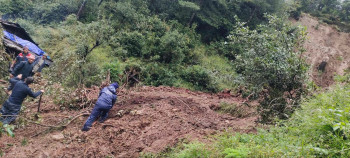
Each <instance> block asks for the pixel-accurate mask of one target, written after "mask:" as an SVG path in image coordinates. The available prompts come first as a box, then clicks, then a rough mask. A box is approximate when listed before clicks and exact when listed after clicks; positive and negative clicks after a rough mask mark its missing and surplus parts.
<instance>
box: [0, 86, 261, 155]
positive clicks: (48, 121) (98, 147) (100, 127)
mask: <svg viewBox="0 0 350 158" xmlns="http://www.w3.org/2000/svg"><path fill="white" fill-rule="evenodd" d="M43 102H44V103H43V109H44V110H43V112H42V113H41V114H40V116H41V121H40V124H41V125H38V124H35V123H27V125H25V126H23V127H18V128H17V129H16V130H15V133H16V137H15V138H10V137H7V136H3V137H2V138H0V147H1V148H2V149H3V151H4V153H5V156H6V157H48V156H49V157H106V156H112V157H138V156H139V154H140V153H141V152H160V151H162V150H165V149H166V148H167V147H169V146H173V145H175V144H176V143H178V142H181V141H182V140H184V139H187V140H195V139H197V140H198V139H199V140H203V138H205V137H206V136H208V135H211V134H215V133H217V132H220V131H226V130H228V131H233V132H245V133H247V132H255V126H256V124H255V120H256V119H257V117H256V113H255V109H256V107H255V106H256V103H250V105H249V104H248V105H247V104H240V103H242V102H244V99H241V98H236V97H233V96H231V95H229V94H209V93H202V92H193V91H189V90H186V89H182V88H170V87H138V88H134V89H130V90H123V91H121V92H120V93H119V98H118V103H117V106H115V107H113V108H112V110H111V111H110V113H109V119H108V120H106V121H105V122H104V123H99V122H95V123H94V125H93V128H92V129H91V130H90V131H88V132H81V131H80V129H81V128H82V125H83V124H84V122H85V120H86V119H87V116H85V117H77V119H75V120H74V121H72V122H71V123H70V124H69V125H68V126H67V127H66V128H63V129H52V130H47V129H50V127H45V126H43V125H56V124H59V123H60V122H61V121H62V120H65V119H67V118H68V117H72V116H79V114H81V113H86V112H88V110H89V109H82V110H80V111H66V110H65V111H60V110H58V109H57V106H58V105H54V104H53V103H52V102H50V100H49V98H45V96H44V101H43ZM222 102H226V103H228V104H237V105H238V104H239V105H240V106H247V107H245V108H246V109H250V110H245V114H244V117H241V118H236V117H233V116H231V115H228V114H223V113H218V112H216V111H214V109H217V107H219V106H220V104H221V103H222ZM35 110H36V103H33V104H32V105H30V106H28V109H27V110H25V114H23V115H24V116H26V117H32V115H33V113H34V111H35ZM17 122H18V121H17Z"/></svg>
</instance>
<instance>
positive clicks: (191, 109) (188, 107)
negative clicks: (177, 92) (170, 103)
mask: <svg viewBox="0 0 350 158" xmlns="http://www.w3.org/2000/svg"><path fill="white" fill-rule="evenodd" d="M175 98H176V99H177V100H179V101H181V102H182V103H183V104H185V105H186V106H187V107H188V108H189V109H190V110H192V108H190V106H189V105H188V104H186V103H185V102H184V101H182V100H181V99H179V98H178V97H175Z"/></svg>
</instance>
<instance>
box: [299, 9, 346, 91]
mask: <svg viewBox="0 0 350 158" xmlns="http://www.w3.org/2000/svg"><path fill="white" fill-rule="evenodd" d="M295 23H297V24H300V25H302V26H306V27H307V39H306V42H305V44H304V47H305V49H306V52H305V53H304V56H305V57H306V61H307V63H308V64H310V72H309V76H310V77H311V78H312V80H313V81H314V82H315V83H316V84H317V85H318V86H321V87H328V86H330V85H332V84H333V83H334V76H335V75H343V74H344V73H345V71H347V70H348V69H349V67H350V65H349V64H350V34H349V33H344V32H340V31H338V29H337V27H336V26H329V25H328V24H325V23H322V22H319V20H318V19H317V18H315V17H312V16H310V15H308V14H303V15H302V17H301V18H300V20H299V21H297V22H295ZM322 61H326V62H327V64H326V66H325V70H324V71H320V70H318V67H319V66H320V64H321V63H322Z"/></svg>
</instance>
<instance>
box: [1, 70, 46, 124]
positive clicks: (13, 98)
mask: <svg viewBox="0 0 350 158" xmlns="http://www.w3.org/2000/svg"><path fill="white" fill-rule="evenodd" d="M33 81H34V78H33V77H28V78H26V79H25V80H24V81H22V80H21V76H20V75H19V76H17V77H14V78H12V79H11V80H10V82H11V84H13V85H14V87H13V90H12V94H11V95H10V97H9V98H8V99H7V100H6V101H5V103H4V104H3V105H2V107H1V110H0V113H1V115H2V116H1V117H0V121H1V122H2V123H3V124H9V123H11V122H12V121H14V120H15V119H16V116H17V115H18V114H19V112H20V110H21V107H22V103H23V100H24V99H25V98H26V97H27V96H28V95H29V96H30V97H33V98H36V97H37V96H39V95H40V94H42V93H44V90H40V91H38V92H36V93H34V92H33V91H32V90H31V89H30V88H29V87H28V85H29V84H31V83H33Z"/></svg>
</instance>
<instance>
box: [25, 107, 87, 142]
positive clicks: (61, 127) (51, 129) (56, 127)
mask: <svg viewBox="0 0 350 158" xmlns="http://www.w3.org/2000/svg"><path fill="white" fill-rule="evenodd" d="M84 115H90V113H82V114H79V115H76V116H74V117H73V118H71V119H69V120H68V122H67V123H65V124H63V123H64V122H65V121H67V120H65V121H63V122H62V123H60V124H59V125H56V126H50V125H42V124H40V125H42V126H46V127H50V128H49V129H45V130H43V131H41V132H39V133H37V134H35V135H33V136H32V138H33V137H37V136H39V135H40V134H42V133H49V132H52V131H54V130H60V129H63V128H66V127H67V126H68V125H69V124H70V123H71V122H73V121H74V120H75V119H77V118H79V117H80V116H84ZM34 123H35V124H37V123H36V122H34Z"/></svg>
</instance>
